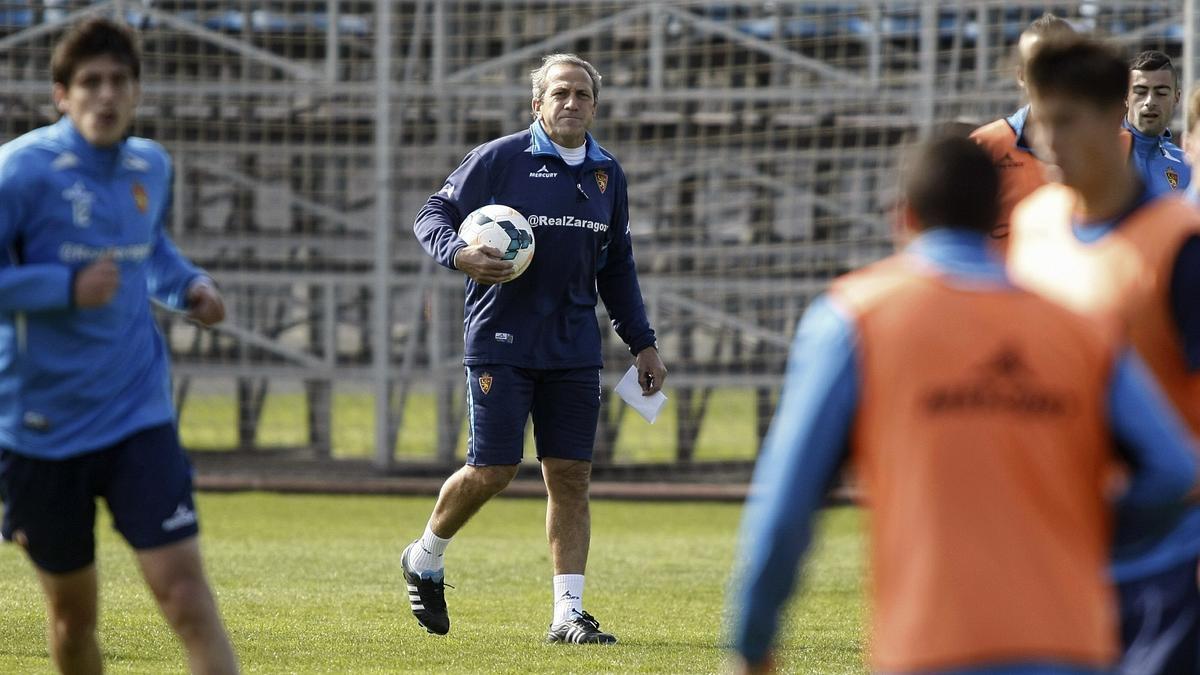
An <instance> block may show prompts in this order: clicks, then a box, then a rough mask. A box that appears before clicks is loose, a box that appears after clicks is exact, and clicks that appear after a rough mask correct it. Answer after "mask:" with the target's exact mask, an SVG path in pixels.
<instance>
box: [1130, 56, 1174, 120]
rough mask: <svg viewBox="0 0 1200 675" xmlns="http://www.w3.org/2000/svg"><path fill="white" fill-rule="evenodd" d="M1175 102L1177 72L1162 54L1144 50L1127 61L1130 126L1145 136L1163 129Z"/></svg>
mask: <svg viewBox="0 0 1200 675" xmlns="http://www.w3.org/2000/svg"><path fill="white" fill-rule="evenodd" d="M1178 103H1179V73H1178V72H1176V70H1175V65H1174V64H1173V63H1171V59H1170V57H1168V56H1167V55H1166V54H1164V53H1162V52H1160V51H1155V50H1149V51H1144V52H1142V53H1140V54H1138V55H1137V56H1135V57H1133V60H1132V61H1130V62H1129V95H1128V98H1127V99H1126V104H1127V105H1128V108H1129V109H1128V111H1127V112H1126V114H1125V119H1127V120H1129V124H1130V126H1132V127H1133V128H1134V129H1137V130H1138V131H1140V132H1142V133H1143V134H1146V135H1147V136H1159V135H1161V134H1162V133H1163V132H1164V131H1166V130H1167V125H1168V124H1170V122H1171V118H1172V117H1174V116H1175V106H1176V105H1177V104H1178Z"/></svg>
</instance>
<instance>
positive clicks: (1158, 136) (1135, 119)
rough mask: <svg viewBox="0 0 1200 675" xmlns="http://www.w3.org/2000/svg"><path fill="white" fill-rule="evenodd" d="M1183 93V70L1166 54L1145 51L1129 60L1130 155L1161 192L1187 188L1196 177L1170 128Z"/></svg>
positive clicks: (1128, 116) (1145, 176)
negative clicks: (1131, 143) (1181, 86)
mask: <svg viewBox="0 0 1200 675" xmlns="http://www.w3.org/2000/svg"><path fill="white" fill-rule="evenodd" d="M1179 93H1180V90H1179V74H1178V73H1177V72H1175V65H1174V64H1172V63H1171V59H1170V58H1169V57H1168V56H1167V55H1166V54H1164V53H1162V52H1159V51H1154V50H1150V51H1144V52H1141V53H1140V54H1138V55H1137V56H1135V57H1134V58H1133V60H1132V61H1130V62H1129V94H1128V95H1127V96H1126V99H1125V105H1126V111H1125V121H1124V126H1125V128H1126V129H1128V130H1129V133H1130V134H1132V135H1133V152H1132V153H1131V154H1130V159H1131V160H1132V161H1133V165H1134V166H1135V167H1137V169H1138V173H1140V174H1141V176H1142V179H1143V180H1145V181H1146V183H1147V185H1148V186H1149V187H1150V188H1152V189H1153V190H1155V191H1157V192H1170V191H1171V190H1181V191H1182V190H1186V189H1187V188H1188V186H1189V185H1190V184H1191V181H1192V167H1191V165H1190V164H1188V159H1187V157H1186V156H1185V155H1184V152H1183V150H1181V149H1180V148H1179V146H1177V145H1175V144H1174V143H1172V142H1171V139H1172V136H1171V130H1170V129H1168V128H1167V125H1168V124H1170V123H1171V119H1172V118H1173V117H1174V116H1175V107H1176V106H1177V105H1179Z"/></svg>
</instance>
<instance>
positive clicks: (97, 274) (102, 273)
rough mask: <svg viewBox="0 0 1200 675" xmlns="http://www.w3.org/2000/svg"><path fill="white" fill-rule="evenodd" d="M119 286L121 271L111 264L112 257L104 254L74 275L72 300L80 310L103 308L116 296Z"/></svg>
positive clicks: (115, 264) (113, 263)
mask: <svg viewBox="0 0 1200 675" xmlns="http://www.w3.org/2000/svg"><path fill="white" fill-rule="evenodd" d="M120 285H121V270H120V269H119V268H118V267H117V263H115V262H113V259H112V255H110V254H105V255H104V256H102V257H100V258H97V259H96V260H93V261H92V262H90V263H88V264H87V266H86V267H84V268H82V269H80V270H79V271H78V272H76V273H75V282H74V284H73V285H72V288H71V294H72V299H73V300H74V301H75V306H76V307H79V308H81V309H94V308H96V307H103V306H104V305H107V304H108V303H109V301H110V300H112V298H113V296H114V295H116V294H117V287H118V286H120Z"/></svg>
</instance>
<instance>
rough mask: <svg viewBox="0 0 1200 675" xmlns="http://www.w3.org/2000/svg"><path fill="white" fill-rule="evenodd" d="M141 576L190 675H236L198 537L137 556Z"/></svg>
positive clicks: (235, 666) (231, 653)
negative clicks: (180, 648)
mask: <svg viewBox="0 0 1200 675" xmlns="http://www.w3.org/2000/svg"><path fill="white" fill-rule="evenodd" d="M137 559H138V564H139V565H140V566H141V568H142V577H144V578H145V579H146V584H147V585H149V586H150V590H151V591H153V592H154V598H155V600H157V601H158V606H159V609H161V610H162V613H163V616H164V617H166V619H167V623H169V624H170V625H171V628H172V629H173V630H174V631H175V634H176V635H178V636H179V639H180V640H182V641H183V646H184V648H185V649H186V650H187V654H188V665H189V667H190V668H191V671H192V672H193V673H213V674H216V673H236V672H237V670H238V667H237V658H236V657H235V656H234V654H233V645H231V644H230V642H229V636H228V635H226V633H225V626H224V625H223V624H222V623H221V615H220V613H219V612H218V611H217V601H216V599H215V598H213V594H212V591H211V590H210V589H209V587H208V580H207V579H206V578H205V576H204V566H203V563H202V562H201V560H200V544H199V539H198V538H197V537H189V538H188V539H184V540H183V541H178V542H175V543H173V544H167V545H165V546H160V547H158V548H151V549H143V550H140V551H138V552H137Z"/></svg>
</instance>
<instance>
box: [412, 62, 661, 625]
mask: <svg viewBox="0 0 1200 675" xmlns="http://www.w3.org/2000/svg"><path fill="white" fill-rule="evenodd" d="M531 82H532V85H533V87H532V94H533V98H532V108H533V116H534V121H533V123H532V124H531V125H530V126H529V128H528V129H527V130H524V131H521V132H518V133H515V134H511V135H509V136H505V137H503V138H499V139H496V140H494V141H491V142H490V143H485V144H483V145H481V146H479V147H477V148H475V149H474V150H472V151H471V152H470V153H469V154H468V155H467V156H466V158H464V159H463V161H462V164H460V165H459V167H458V168H457V169H455V170H454V172H453V173H451V174H450V176H449V178H447V179H446V183H445V185H444V186H443V187H442V189H441V190H439V191H438V192H437V194H434V195H433V196H431V197H430V198H429V200H428V201H427V202H426V204H425V207H424V208H422V209H421V212H420V213H419V214H418V215H417V219H416V223H415V224H414V230H415V232H416V235H417V238H418V239H419V240H420V242H421V245H422V246H424V248H425V250H426V251H427V252H429V254H430V255H431V256H433V257H434V259H436V260H437V261H438V262H439V263H440V264H442V265H443V266H445V267H447V268H449V269H452V270H458V271H460V272H462V273H463V274H464V275H466V282H465V283H466V310H465V314H466V321H465V326H464V333H465V335H464V341H465V353H464V358H463V362H464V364H465V365H466V367H467V405H468V409H467V421H468V436H467V464H466V466H464V467H462V468H461V469H459V470H458V471H457V472H456V473H455V474H454V475H453V476H451V477H450V478H449V479H448V480H447V481H446V483H445V485H443V486H442V491H441V494H440V495H439V497H438V501H437V504H436V505H435V506H434V509H433V514H432V515H431V516H430V519H429V522H428V524H427V525H426V527H425V532H424V534H423V535H422V536H421V537H420V539H418V540H416V541H414V542H413V543H412V544H410V545H409V546H408V548H406V549H405V550H404V553H403V555H402V556H401V565H402V567H403V571H404V577H405V581H406V583H407V585H408V591H409V601H410V606H411V608H412V611H413V614H414V615H415V616H416V618H417V621H418V622H419V623H420V624H421V625H422V626H423V627H424V628H425V629H427V630H428V631H429V632H431V633H437V634H445V633H447V632H448V631H449V630H450V617H449V614H448V613H447V611H446V603H445V596H444V585H445V584H444V582H443V579H444V565H443V553H444V552H445V550H446V547H447V546H448V545H449V543H450V538H451V537H453V536H454V535H455V533H457V532H458V530H459V529H460V528H461V527H462V526H463V525H465V524H466V522H467V520H469V519H470V517H471V516H472V515H474V513H475V512H476V511H477V510H478V509H479V508H480V507H481V506H483V504H484V503H486V502H487V501H488V500H489V499H491V497H492V496H494V495H496V494H497V493H499V492H500V491H501V490H503V489H504V488H505V486H507V485H508V483H509V481H511V480H512V478H513V476H515V475H516V472H517V466H518V465H519V464H520V462H521V456H522V454H523V450H524V448H523V445H524V439H525V423H526V420H527V419H529V417H530V416H531V415H532V418H533V430H534V437H535V439H536V443H537V457H538V459H539V460H540V461H541V465H542V475H543V478H544V479H545V481H546V490H547V492H548V501H547V507H546V509H547V513H546V534H547V538H548V539H549V541H550V552H551V558H552V564H553V567H554V579H553V589H554V591H553V592H554V618H553V619H552V621H551V625H550V629H549V631H548V633H547V640H548V641H549V642H559V643H563V642H565V643H572V644H577V643H611V642H615V641H616V638H615V637H613V636H612V634H610V633H606V632H604V631H601V630H600V624H599V622H597V621H596V620H595V618H594V617H592V615H591V614H589V613H587V612H585V611H584V610H583V582H584V568H585V566H586V564H587V555H588V545H589V541H590V537H591V521H590V516H589V511H588V483H589V479H590V476H591V459H592V446H593V443H594V440H595V434H596V423H597V421H598V419H599V417H598V415H599V409H600V367H601V359H600V330H599V325H598V324H597V321H596V302H597V300H598V299H603V300H604V306H605V307H606V308H607V309H608V313H609V316H611V317H612V323H613V328H614V329H615V330H616V332H617V335H619V336H620V337H621V339H622V340H623V341H624V342H625V344H626V345H628V347H629V351H630V353H631V354H633V356H634V359H635V364H636V366H637V370H638V381H639V382H640V383H641V386H642V392H643V394H645V395H649V394H653V393H654V392H657V391H658V390H659V389H660V388H661V387H662V385H663V380H664V378H665V377H666V368H664V367H663V363H662V360H661V359H660V358H659V356H658V349H657V347H656V346H655V339H654V331H653V330H652V329H651V327H650V324H649V322H648V321H647V319H646V311H645V307H644V305H643V304H642V295H641V289H640V287H639V286H638V279H637V270H636V268H635V266H634V261H633V247H632V239H631V237H630V233H629V197H628V193H627V184H626V180H625V173H624V172H623V171H622V170H621V166H620V164H618V163H617V161H616V160H615V159H614V158H613V156H612V155H611V154H609V153H608V151H606V150H605V149H604V148H602V147H600V145H599V144H598V143H596V141H595V139H594V138H592V136H591V134H589V133H588V128H589V127H590V126H591V124H592V120H593V118H594V116H595V113H596V102H597V99H598V96H599V93H600V74H599V73H598V72H596V69H595V68H594V67H593V66H592V65H591V64H590V63H588V62H587V61H584V60H583V59H580V58H579V57H577V56H574V55H571V54H554V55H551V56H547V57H546V58H545V59H544V60H543V63H542V66H541V67H540V68H538V69H536V70H534V71H533V73H532V74H531ZM485 204H503V205H505V206H509V207H511V208H513V209H516V210H517V211H518V212H519V213H521V214H522V215H523V216H525V218H526V219H527V220H528V221H529V224H530V225H531V226H532V227H533V228H534V233H535V238H536V243H537V254H536V255H535V256H534V258H533V261H532V263H531V264H530V266H529V267H528V269H526V270H525V272H524V273H523V274H521V275H520V276H519V277H517V278H515V279H513V278H511V277H512V263H511V262H507V261H504V260H502V259H501V254H500V251H497V250H496V249H494V248H491V247H487V246H483V245H471V246H468V245H467V243H466V242H465V241H463V240H462V239H461V238H460V237H459V236H458V226H459V224H460V223H461V222H462V221H463V219H464V218H465V217H466V216H467V214H469V213H471V212H472V211H474V210H475V209H477V208H479V207H481V206H483V205H485Z"/></svg>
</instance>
